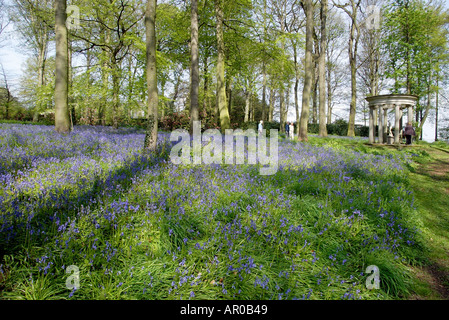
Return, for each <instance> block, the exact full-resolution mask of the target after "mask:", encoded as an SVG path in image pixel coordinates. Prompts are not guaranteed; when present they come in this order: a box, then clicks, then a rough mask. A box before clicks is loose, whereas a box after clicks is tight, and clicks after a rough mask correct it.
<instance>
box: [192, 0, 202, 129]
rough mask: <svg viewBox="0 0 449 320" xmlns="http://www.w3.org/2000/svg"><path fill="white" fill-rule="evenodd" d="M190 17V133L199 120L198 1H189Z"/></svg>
mask: <svg viewBox="0 0 449 320" xmlns="http://www.w3.org/2000/svg"><path fill="white" fill-rule="evenodd" d="M190 6H191V17H190V21H191V22H190V29H191V30H190V32H191V36H190V52H191V53H190V59H191V61H190V63H191V64H190V73H191V74H190V131H191V132H192V130H193V121H198V120H199V113H198V93H199V85H200V75H199V68H200V65H199V50H198V0H191V1H190Z"/></svg>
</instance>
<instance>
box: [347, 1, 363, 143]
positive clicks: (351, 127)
mask: <svg viewBox="0 0 449 320" xmlns="http://www.w3.org/2000/svg"><path fill="white" fill-rule="evenodd" d="M359 4H360V1H358V3H357V4H356V3H355V1H354V0H352V1H351V5H352V15H351V31H350V35H349V46H348V50H349V65H350V67H351V103H350V106H349V121H348V136H349V137H354V136H355V114H356V103H357V84H356V81H357V78H356V73H357V46H358V38H359V32H358V30H356V29H357V10H358V7H359ZM356 31H357V35H356V34H355V32H356Z"/></svg>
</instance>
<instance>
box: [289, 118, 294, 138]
mask: <svg viewBox="0 0 449 320" xmlns="http://www.w3.org/2000/svg"><path fill="white" fill-rule="evenodd" d="M288 132H289V133H290V139H293V137H294V136H295V127H294V126H293V122H290V128H289V130H288Z"/></svg>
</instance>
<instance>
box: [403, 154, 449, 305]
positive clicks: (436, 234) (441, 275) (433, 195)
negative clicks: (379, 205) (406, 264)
mask: <svg viewBox="0 0 449 320" xmlns="http://www.w3.org/2000/svg"><path fill="white" fill-rule="evenodd" d="M423 147H424V148H425V150H426V151H427V153H428V154H429V157H426V158H425V159H423V160H422V161H420V162H421V163H418V164H417V166H416V170H412V171H414V172H411V174H410V183H411V186H412V187H413V189H414V191H415V199H416V205H417V207H418V209H419V211H420V213H421V216H422V222H423V224H424V230H423V233H424V235H425V237H424V240H425V243H426V246H427V248H428V249H429V252H428V259H429V263H428V264H427V265H424V266H422V267H419V268H418V267H415V268H413V271H414V273H415V274H416V276H417V280H418V281H417V286H416V295H414V296H413V297H412V298H417V299H449V259H448V257H449V209H448V208H449V150H444V149H440V148H438V149H437V148H434V147H432V146H429V145H425V146H423Z"/></svg>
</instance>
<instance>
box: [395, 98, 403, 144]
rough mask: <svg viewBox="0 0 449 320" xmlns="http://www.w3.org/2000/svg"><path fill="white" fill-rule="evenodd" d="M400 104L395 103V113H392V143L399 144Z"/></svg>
mask: <svg viewBox="0 0 449 320" xmlns="http://www.w3.org/2000/svg"><path fill="white" fill-rule="evenodd" d="M400 107H401V106H400V105H399V104H397V105H395V113H394V120H395V124H394V143H395V144H399V120H400V118H401V116H400V114H399V113H400V109H399V108H400Z"/></svg>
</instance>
